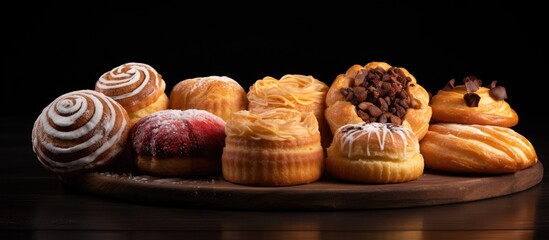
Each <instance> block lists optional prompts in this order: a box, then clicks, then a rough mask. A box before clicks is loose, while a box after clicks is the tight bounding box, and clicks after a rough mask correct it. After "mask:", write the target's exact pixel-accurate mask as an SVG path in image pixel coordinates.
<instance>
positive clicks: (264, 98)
mask: <svg viewBox="0 0 549 240" xmlns="http://www.w3.org/2000/svg"><path fill="white" fill-rule="evenodd" d="M327 92H328V85H326V84H325V83H324V82H321V81H320V80H318V79H316V78H314V77H313V76H310V75H308V76H307V75H301V74H286V75H284V76H282V77H281V78H280V80H277V79H275V78H273V77H269V76H267V77H264V78H263V79H260V80H257V81H256V82H255V83H254V84H253V85H252V86H251V87H250V91H248V94H247V97H248V100H249V102H250V103H249V105H248V110H250V111H251V112H263V111H266V110H269V109H273V108H289V109H296V110H298V111H301V112H309V111H312V112H313V113H314V114H315V117H316V118H317V120H318V125H319V128H320V134H321V138H322V139H321V142H322V146H324V147H325V148H326V147H328V146H329V145H330V142H331V141H332V132H331V131H330V128H329V126H328V123H327V122H326V119H325V117H324V109H325V108H326V103H325V99H326V93H327Z"/></svg>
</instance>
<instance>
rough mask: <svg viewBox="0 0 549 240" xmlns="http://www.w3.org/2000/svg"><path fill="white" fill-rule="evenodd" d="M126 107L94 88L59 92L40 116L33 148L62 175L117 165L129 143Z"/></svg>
mask: <svg viewBox="0 0 549 240" xmlns="http://www.w3.org/2000/svg"><path fill="white" fill-rule="evenodd" d="M129 130H130V126H129V117H128V114H127V113H126V110H124V108H123V107H122V106H121V105H120V104H119V103H117V102H116V101H114V100H113V99H112V98H110V97H107V96H105V95H104V94H103V93H99V92H96V91H93V90H78V91H73V92H69V93H66V94H63V95H61V96H59V97H58V98H57V99H55V100H54V101H53V102H52V103H50V104H49V105H48V106H47V107H46V108H44V110H43V111H42V113H41V114H40V116H39V117H38V118H37V119H36V122H35V123H34V126H33V130H32V144H33V150H34V152H35V153H36V156H37V157H38V160H39V161H40V162H41V163H42V165H43V166H44V167H45V168H46V169H48V170H50V171H52V172H54V173H57V174H60V175H65V176H67V175H76V174H79V173H83V172H89V171H93V170H97V169H99V168H103V167H105V166H107V165H113V163H114V162H118V161H119V160H121V159H120V156H121V154H123V153H124V152H126V151H125V147H126V142H127V138H128V133H129Z"/></svg>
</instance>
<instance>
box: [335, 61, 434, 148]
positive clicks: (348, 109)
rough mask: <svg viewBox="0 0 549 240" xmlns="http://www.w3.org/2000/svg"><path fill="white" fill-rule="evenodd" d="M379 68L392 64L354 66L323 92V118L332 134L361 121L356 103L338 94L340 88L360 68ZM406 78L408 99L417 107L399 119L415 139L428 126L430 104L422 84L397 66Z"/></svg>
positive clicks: (430, 112)
mask: <svg viewBox="0 0 549 240" xmlns="http://www.w3.org/2000/svg"><path fill="white" fill-rule="evenodd" d="M377 67H381V68H382V69H384V70H385V71H387V70H389V69H390V68H391V67H392V66H391V65H389V64H388V63H385V62H370V63H368V64H366V65H365V66H360V65H357V64H355V65H353V66H351V67H350V68H349V69H348V70H347V72H346V73H345V74H340V75H338V76H337V77H336V79H335V80H334V82H333V83H332V85H331V86H330V88H329V90H328V93H327V94H326V106H327V109H326V111H325V116H326V120H327V122H328V124H329V126H330V129H331V131H332V133H334V132H335V131H337V129H338V128H339V127H341V126H343V125H345V124H350V123H363V122H364V121H363V120H362V119H361V118H360V117H359V116H358V115H357V110H356V108H357V107H356V106H354V105H353V104H352V103H351V102H349V101H346V100H345V96H343V94H342V93H341V89H342V88H349V87H353V86H352V84H353V82H354V79H355V77H356V76H357V74H359V72H361V71H364V70H366V71H369V70H371V69H375V68H377ZM399 69H400V70H402V72H403V73H404V75H405V76H406V77H409V78H410V81H409V82H408V84H407V86H405V90H406V92H407V93H408V95H409V96H410V99H411V101H414V102H415V103H416V104H417V107H416V108H414V107H410V108H408V109H407V110H406V114H405V115H404V117H403V118H402V126H404V127H407V128H409V129H411V130H413V131H414V133H415V134H416V136H417V138H418V139H419V140H421V139H422V138H423V136H424V135H425V133H427V130H428V129H429V121H430V120H431V114H432V111H431V107H430V106H429V98H430V96H429V93H428V92H427V91H426V90H425V88H423V87H422V86H421V85H419V84H418V83H417V80H416V78H415V77H414V76H413V75H412V74H410V73H409V72H408V70H406V69H405V68H402V67H399Z"/></svg>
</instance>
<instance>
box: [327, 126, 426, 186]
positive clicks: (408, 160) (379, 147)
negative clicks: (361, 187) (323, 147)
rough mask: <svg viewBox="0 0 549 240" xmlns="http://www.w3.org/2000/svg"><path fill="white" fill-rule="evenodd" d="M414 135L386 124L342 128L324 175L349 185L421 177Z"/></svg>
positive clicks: (402, 180) (421, 158)
mask: <svg viewBox="0 0 549 240" xmlns="http://www.w3.org/2000/svg"><path fill="white" fill-rule="evenodd" d="M423 166H424V163H423V156H422V155H421V153H420V151H419V143H418V140H417V137H416V135H415V134H414V133H413V132H412V131H411V130H410V129H408V128H404V127H398V126H395V125H392V124H390V123H360V124H348V125H344V126H342V127H341V128H339V129H338V131H336V133H335V135H334V140H333V141H332V145H331V146H330V147H329V148H328V157H327V158H326V171H327V173H329V174H330V175H332V176H334V177H336V178H338V179H342V180H346V181H351V182H360V183H400V182H407V181H411V180H415V179H418V178H419V177H421V175H422V174H423Z"/></svg>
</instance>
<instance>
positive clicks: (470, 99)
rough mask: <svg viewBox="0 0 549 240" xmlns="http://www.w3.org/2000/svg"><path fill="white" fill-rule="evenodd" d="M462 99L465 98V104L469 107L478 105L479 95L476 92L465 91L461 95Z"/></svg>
mask: <svg viewBox="0 0 549 240" xmlns="http://www.w3.org/2000/svg"><path fill="white" fill-rule="evenodd" d="M463 100H465V104H467V106H469V107H478V102H479V101H480V96H479V95H477V94H476V93H466V94H465V95H463Z"/></svg>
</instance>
